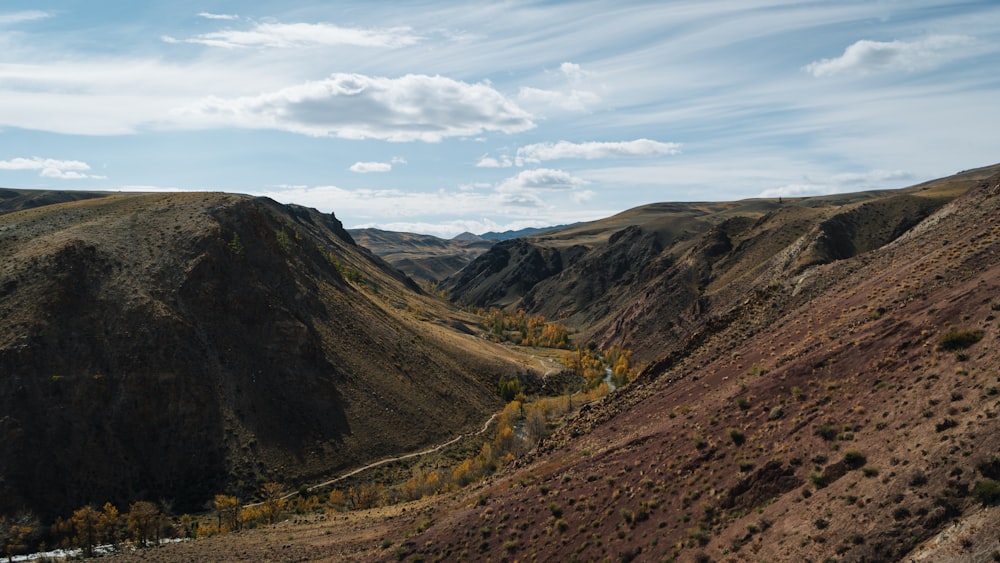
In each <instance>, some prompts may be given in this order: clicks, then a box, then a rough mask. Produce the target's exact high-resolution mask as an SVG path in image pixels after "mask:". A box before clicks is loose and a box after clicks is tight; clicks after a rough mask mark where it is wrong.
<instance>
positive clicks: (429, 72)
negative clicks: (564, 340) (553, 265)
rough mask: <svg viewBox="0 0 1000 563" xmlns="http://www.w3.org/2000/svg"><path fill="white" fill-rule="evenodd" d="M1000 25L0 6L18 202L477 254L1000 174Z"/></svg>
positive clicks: (672, 5) (748, 10)
mask: <svg viewBox="0 0 1000 563" xmlns="http://www.w3.org/2000/svg"><path fill="white" fill-rule="evenodd" d="M998 131H1000V3H998V2H996V1H995V0H990V1H980V2H955V1H930V0H882V1H877V0H865V1H850V0H845V1H829V2H803V1H780V0H716V1H713V0H707V1H704V0H702V1H663V0H660V1H655V2H627V1H626V2H621V1H619V2H615V1H608V2H521V1H508V2H466V3H453V2H444V1H436V0H427V1H421V2H349V1H338V2H318V1H300V0H289V1H283V2H255V1H243V2H226V1H216V0H205V1H200V2H193V1H188V0H171V1H170V2H163V1H158V0H154V1H148V2H130V1H129V2H125V1H122V2H101V1H98V2H79V1H52V2H44V1H43V2H38V1H37V0H33V1H31V2H27V1H18V0H14V1H10V0H5V1H4V2H3V3H2V4H0V186H4V187H18V188H48V189H91V190H93V189H101V190H212V191H229V192H241V193H250V194H255V195H267V196H270V197H273V198H275V199H277V200H279V201H282V202H294V203H299V204H303V205H308V206H311V207H316V208H318V209H320V210H322V211H326V212H330V211H332V212H334V213H335V214H336V215H337V217H338V218H340V219H341V220H342V221H343V222H344V224H345V226H347V227H360V226H374V227H379V228H384V229H391V230H401V231H414V232H423V233H430V234H435V235H438V236H445V237H448V236H453V235H455V234H457V233H459V232H462V231H472V232H484V231H487V230H506V229H517V228H522V227H526V226H543V225H552V224H561V223H569V222H574V221H580V220H590V219H596V218H600V217H605V216H608V215H611V214H613V213H616V212H618V211H622V210H624V209H628V208H631V207H635V206H638V205H642V204H644V203H651V202H658V201H704V200H731V199H742V198H749V197H759V196H778V195H783V196H794V195H812V194H820V193H832V192H844V191H857V190H863V189H872V188H896V187H902V186H906V185H911V184H914V183H917V182H919V181H923V180H927V179H931V178H936V177H941V176H945V175H948V174H951V173H954V172H957V171H959V170H963V169H968V168H973V167H977V166H984V165H988V164H994V163H996V162H1000V135H998V134H997V132H998Z"/></svg>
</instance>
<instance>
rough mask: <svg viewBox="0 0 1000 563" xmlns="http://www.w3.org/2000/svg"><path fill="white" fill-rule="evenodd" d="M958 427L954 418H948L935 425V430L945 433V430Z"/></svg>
mask: <svg viewBox="0 0 1000 563" xmlns="http://www.w3.org/2000/svg"><path fill="white" fill-rule="evenodd" d="M956 426H958V422H957V421H956V420H955V419H954V418H946V419H944V420H942V421H941V422H939V423H937V424H935V425H934V430H936V431H938V432H944V431H945V430H948V429H949V428H954V427H956Z"/></svg>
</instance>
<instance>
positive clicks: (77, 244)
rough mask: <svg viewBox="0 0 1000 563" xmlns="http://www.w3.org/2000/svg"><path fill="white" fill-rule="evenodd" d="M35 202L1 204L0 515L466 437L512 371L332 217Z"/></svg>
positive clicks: (222, 487)
mask: <svg viewBox="0 0 1000 563" xmlns="http://www.w3.org/2000/svg"><path fill="white" fill-rule="evenodd" d="M51 195H52V194H34V196H33V195H32V194H31V193H30V192H18V194H17V196H16V197H19V198H21V200H22V201H24V200H25V198H27V199H31V197H34V199H33V200H32V201H33V202H34V203H28V204H25V205H20V206H19V207H30V208H29V209H23V210H20V211H14V212H10V213H6V214H3V215H0V256H2V259H0V327H2V329H0V492H2V494H0V498H2V499H3V501H2V504H3V506H0V512H6V511H12V510H19V509H21V508H31V509H33V510H35V511H37V512H40V513H42V514H43V515H54V514H65V513H66V511H67V510H70V509H73V508H76V507H79V506H82V505H84V504H87V503H98V504H100V503H103V502H105V501H113V502H115V503H118V504H119V505H122V504H123V503H126V502H129V501H131V500H135V499H153V500H156V499H167V500H171V501H173V503H174V505H175V506H176V508H177V509H178V510H193V509H196V508H199V507H201V506H202V505H203V503H205V502H206V501H207V500H209V499H211V497H212V495H213V494H214V493H218V492H223V491H225V492H230V493H240V494H243V493H246V492H247V491H255V490H256V489H257V487H258V485H259V483H260V482H261V481H263V480H277V481H281V482H283V483H288V484H294V483H300V482H303V481H305V480H308V479H313V478H316V477H317V476H321V475H326V474H328V473H329V472H331V471H334V470H337V469H341V468H345V467H351V466H354V465H356V464H358V463H360V462H362V461H366V460H372V459H375V458H378V457H380V456H385V455H387V454H390V453H397V452H402V451H408V450H411V449H414V448H416V447H418V446H420V445H424V444H429V443H435V442H437V441H440V440H441V439H443V438H446V437H451V436H452V435H454V434H455V433H458V432H462V431H468V430H470V429H472V428H478V427H480V426H481V425H482V423H483V420H484V419H485V418H486V417H487V416H489V413H490V412H491V411H492V410H494V408H495V407H496V398H495V391H494V388H495V381H496V379H497V378H499V377H500V376H504V375H510V374H511V373H513V372H514V371H516V370H518V369H521V368H518V367H516V366H514V365H513V364H511V363H509V362H507V361H505V360H502V359H499V357H498V354H497V352H495V351H491V350H493V349H491V348H490V347H489V346H487V345H485V344H482V343H476V342H475V340H474V339H472V338H471V337H465V336H459V335H456V334H454V333H453V332H450V331H445V330H444V329H443V327H444V326H445V325H451V324H459V323H465V322H474V320H471V321H470V320H469V319H465V318H464V317H462V316H461V314H460V313H458V312H457V311H454V310H452V309H450V308H448V307H446V306H445V305H444V304H442V303H441V302H439V301H437V300H435V299H431V298H430V297H428V296H425V295H422V294H421V293H420V292H419V289H418V288H417V287H416V286H415V285H413V282H411V281H410V280H409V279H408V278H406V277H404V276H402V275H401V274H399V273H398V271H396V270H394V269H393V268H391V267H389V266H387V265H385V264H384V263H383V262H381V261H380V260H378V259H375V258H373V257H371V255H370V254H368V253H367V252H363V251H361V250H360V249H359V248H358V247H356V246H355V244H354V242H353V240H352V239H351V238H350V236H349V235H348V234H347V233H346V231H344V229H343V228H342V227H341V225H340V222H339V221H337V220H336V218H334V217H333V216H332V215H323V214H320V213H318V212H316V211H314V210H310V209H305V208H301V207H295V206H281V205H278V204H276V203H275V202H273V201H270V200H267V199H257V198H251V197H247V196H239V195H224V194H205V193H202V194H129V195H107V196H106V197H97V198H92V199H85V200H81V201H68V202H64V203H56V204H51V205H44V204H45V203H49V202H50V200H52V199H51V197H50V196H51ZM5 197H6V194H5ZM67 199H73V198H67ZM5 201H13V199H11V198H7V199H5ZM52 201H63V199H61V198H59V197H55V199H54V200H52ZM10 208H11V209H15V208H17V207H14V206H11V207H10ZM415 311H419V314H417V313H415ZM443 404H447V405H449V408H447V409H444V408H441V406H442V405H443Z"/></svg>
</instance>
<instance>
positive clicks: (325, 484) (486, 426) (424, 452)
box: [244, 413, 497, 506]
mask: <svg viewBox="0 0 1000 563" xmlns="http://www.w3.org/2000/svg"><path fill="white" fill-rule="evenodd" d="M496 417H497V415H496V413H494V414H493V415H491V416H490V418H489V419H488V420H487V421H486V423H485V424H483V427H482V428H481V429H480V430H479V431H477V432H470V433H469V434H459V435H458V436H456V437H454V438H452V439H451V440H448V441H447V442H445V443H443V444H438V445H437V446H434V447H433V448H429V449H426V450H422V451H419V452H411V453H408V454H403V455H400V456H395V457H387V458H385V459H380V460H378V461H375V462H372V463H369V464H368V465H363V466H361V467H358V468H357V469H353V470H351V471H349V472H347V473H344V474H343V475H341V476H339V477H335V478H333V479H330V480H329V481H323V482H322V483H318V484H316V485H312V486H310V487H307V488H306V490H308V491H315V490H316V489H322V488H323V487H328V486H330V485H332V484H334V483H336V482H338V481H342V480H344V479H347V478H348V477H354V476H355V475H357V474H358V473H364V472H365V471H368V470H369V469H373V468H375V467H378V466H380V465H385V464H387V463H392V462H394V461H401V460H404V459H410V458H414V457H420V456H422V455H427V454H432V453H434V452H438V451H441V450H443V449H444V448H447V447H448V446H450V445H452V444H454V443H456V442H458V441H459V440H461V439H463V438H471V437H473V436H479V435H481V434H483V433H485V432H486V431H487V430H488V429H489V427H490V424H493V421H494V420H496ZM298 494H299V492H298V491H295V492H292V493H288V494H286V495H283V496H282V497H281V498H282V499H290V498H292V497H294V496H296V495H298ZM261 504H263V502H254V503H251V504H246V505H244V506H260V505H261Z"/></svg>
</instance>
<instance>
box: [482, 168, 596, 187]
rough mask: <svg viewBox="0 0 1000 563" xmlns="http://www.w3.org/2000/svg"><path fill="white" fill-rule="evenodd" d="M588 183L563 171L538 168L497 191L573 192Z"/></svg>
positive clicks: (503, 185) (521, 175) (507, 183)
mask: <svg viewBox="0 0 1000 563" xmlns="http://www.w3.org/2000/svg"><path fill="white" fill-rule="evenodd" d="M586 183H587V182H586V181H585V180H583V179H582V178H577V177H576V176H573V175H572V174H570V173H568V172H564V171H562V170H553V169H550V168H538V169H536V170H525V171H524V172H521V173H519V174H518V175H517V176H514V177H512V178H508V179H506V180H504V181H503V182H501V183H500V185H499V186H498V187H497V189H498V190H499V191H501V192H514V191H521V190H571V189H573V188H576V187H579V186H582V185H584V184H586Z"/></svg>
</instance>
